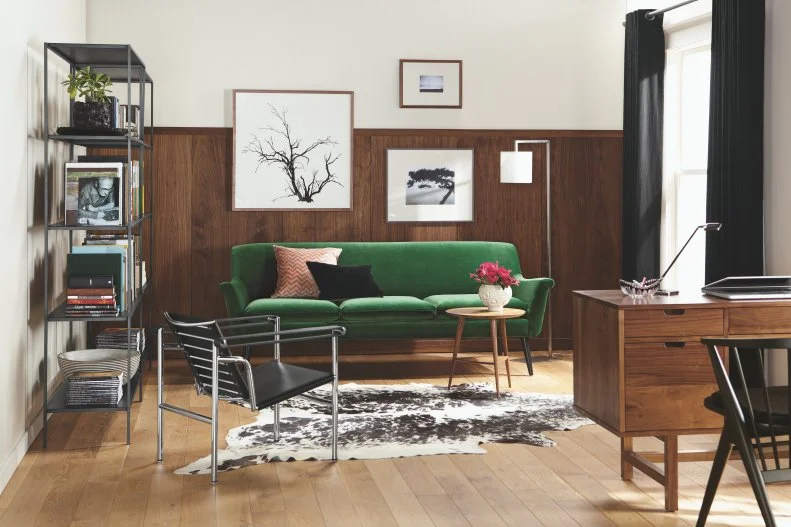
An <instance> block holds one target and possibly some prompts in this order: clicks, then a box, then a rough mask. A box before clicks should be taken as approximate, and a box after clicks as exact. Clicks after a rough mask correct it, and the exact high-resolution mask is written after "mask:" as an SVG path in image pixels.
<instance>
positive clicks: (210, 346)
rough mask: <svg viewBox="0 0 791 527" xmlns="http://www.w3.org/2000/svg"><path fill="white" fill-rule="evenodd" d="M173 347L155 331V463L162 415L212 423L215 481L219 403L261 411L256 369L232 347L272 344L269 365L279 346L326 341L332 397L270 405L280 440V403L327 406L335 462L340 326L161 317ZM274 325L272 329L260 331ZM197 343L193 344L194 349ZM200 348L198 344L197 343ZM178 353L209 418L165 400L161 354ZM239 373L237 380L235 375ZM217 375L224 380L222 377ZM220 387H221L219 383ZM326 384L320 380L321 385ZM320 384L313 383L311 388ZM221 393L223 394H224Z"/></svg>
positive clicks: (261, 318) (263, 318) (160, 449)
mask: <svg viewBox="0 0 791 527" xmlns="http://www.w3.org/2000/svg"><path fill="white" fill-rule="evenodd" d="M165 318H166V319H167V321H168V324H169V326H170V328H171V329H170V333H172V334H174V335H175V336H176V338H177V340H178V344H175V345H174V344H170V343H169V344H165V342H164V333H165V331H166V328H164V327H160V328H159V330H158V332H157V462H161V461H162V459H163V454H164V433H163V432H164V430H163V427H164V412H166V411H167V412H173V413H175V414H178V415H182V416H184V417H188V418H190V419H195V420H197V421H200V422H202V423H207V424H209V425H211V481H212V483H216V482H217V449H218V437H217V434H218V407H219V402H220V400H224V401H233V402H243V403H247V404H248V405H249V406H250V409H251V411H253V412H255V411H257V410H260V409H261V408H259V406H258V405H259V404H261V403H262V401H257V400H256V385H255V375H254V372H255V371H256V370H255V368H253V367H252V366H251V365H250V362H249V361H248V360H247V359H245V358H244V357H241V356H238V355H232V354H231V352H230V351H231V349H232V348H236V347H242V348H244V349H246V350H249V349H250V347H251V346H255V345H272V346H273V348H274V349H273V362H276V363H279V362H280V344H281V343H282V342H298V341H306V340H319V339H325V338H329V339H330V340H331V343H332V373H331V382H332V396H331V399H330V400H326V399H322V398H319V397H316V396H313V395H310V394H307V393H298V394H295V395H291V396H289V397H283V398H279V399H278V402H276V403H274V404H272V405H271V406H272V407H273V410H274V424H273V429H274V437H275V441H277V440H279V439H280V402H282V400H285V399H287V398H290V397H296V396H302V397H307V398H309V399H312V400H315V401H319V402H321V403H324V404H327V405H329V406H330V407H331V409H332V445H331V449H332V460H333V461H335V460H337V459H338V339H339V337H341V336H343V335H344V334H345V333H346V328H344V327H342V326H320V327H314V328H304V329H292V330H285V331H281V330H280V317H278V316H276V315H258V316H251V317H235V318H224V319H214V320H207V321H198V322H184V321H178V320H174V319H173V318H171V316H170V315H169V314H168V313H165ZM272 326H274V331H261V329H269V328H271V327H272ZM187 341H189V342H187ZM196 342H197V343H198V344H197V345H196ZM200 343H202V344H203V346H201V345H200ZM165 349H178V350H180V351H181V352H182V353H183V354H184V356H185V358H186V359H187V361H188V363H189V365H190V368H191V370H192V373H193V376H194V378H195V388H196V390H197V392H198V394H199V395H210V396H211V398H212V402H211V416H205V415H202V414H199V413H196V412H193V411H190V410H188V409H185V408H180V407H178V406H174V405H172V404H168V403H166V402H165V401H164V393H163V390H164V382H163V369H164V364H163V351H164V350H165ZM196 351H201V352H204V353H205V354H206V355H209V354H210V357H211V359H210V361H211V368H210V372H211V374H210V375H207V373H208V372H209V367H208V365H206V364H201V363H200V361H203V362H208V361H209V359H208V356H207V357H200V356H197V355H193V353H195V352H196ZM239 371H242V372H244V374H245V375H244V377H242V376H241V375H240V374H239V373H238V372H239ZM221 376H222V377H223V378H222V379H221ZM221 382H222V383H223V384H222V385H220V383H221ZM327 382H330V379H325V381H324V382H321V384H326V383H327ZM321 384H317V385H315V386H313V387H311V388H310V389H313V388H315V387H317V386H319V385H321ZM223 392H224V393H223Z"/></svg>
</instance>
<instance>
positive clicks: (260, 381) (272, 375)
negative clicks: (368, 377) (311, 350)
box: [253, 361, 332, 410]
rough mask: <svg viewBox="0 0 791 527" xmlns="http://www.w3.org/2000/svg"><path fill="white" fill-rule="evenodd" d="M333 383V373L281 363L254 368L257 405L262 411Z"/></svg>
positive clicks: (271, 363)
mask: <svg viewBox="0 0 791 527" xmlns="http://www.w3.org/2000/svg"><path fill="white" fill-rule="evenodd" d="M330 382H332V373H330V372H323V371H317V370H313V369H309V368H303V367H302V366H295V365H293V364H285V363H283V362H280V361H271V362H267V363H266V364H262V365H261V366H256V367H255V368H253V383H254V384H255V403H256V406H257V408H258V409H259V410H260V409H262V408H266V407H269V406H272V405H274V404H277V403H279V402H282V401H285V400H286V399H290V398H291V397H294V396H296V395H299V394H301V393H304V392H306V391H308V390H312V389H313V388H318V387H319V386H321V385H323V384H327V383H330Z"/></svg>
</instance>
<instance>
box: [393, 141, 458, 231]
mask: <svg viewBox="0 0 791 527" xmlns="http://www.w3.org/2000/svg"><path fill="white" fill-rule="evenodd" d="M473 153H474V151H473V149H471V148H463V149H452V148H442V149H428V148H425V149H422V148H388V149H387V198H386V199H387V221H389V222H462V221H473V217H474V216H473V166H474V155H473Z"/></svg>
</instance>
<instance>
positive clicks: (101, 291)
mask: <svg viewBox="0 0 791 527" xmlns="http://www.w3.org/2000/svg"><path fill="white" fill-rule="evenodd" d="M66 294H67V295H68V296H86V295H96V296H106V295H115V289H113V288H112V287H108V288H94V289H87V288H86V289H74V288H72V289H66Z"/></svg>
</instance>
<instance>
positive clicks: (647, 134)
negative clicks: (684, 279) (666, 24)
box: [621, 10, 665, 280]
mask: <svg viewBox="0 0 791 527" xmlns="http://www.w3.org/2000/svg"><path fill="white" fill-rule="evenodd" d="M650 11H652V10H639V11H634V12H632V13H628V14H627V15H626V52H625V57H624V108H623V110H624V111H623V137H624V141H623V142H624V151H623V198H622V199H623V226H622V229H623V230H622V232H623V241H622V253H621V276H622V277H623V278H625V279H627V280H631V279H637V280H641V279H642V278H643V277H644V276H645V277H647V278H656V277H659V225H660V221H661V215H662V210H661V205H662V118H663V99H664V86H665V82H664V77H665V33H664V31H663V29H662V15H658V16H655V17H654V18H652V19H651V20H649V19H647V18H646V14H647V13H648V12H650Z"/></svg>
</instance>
